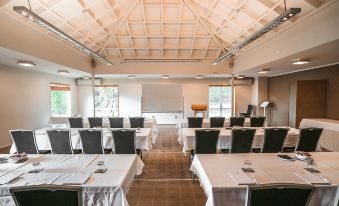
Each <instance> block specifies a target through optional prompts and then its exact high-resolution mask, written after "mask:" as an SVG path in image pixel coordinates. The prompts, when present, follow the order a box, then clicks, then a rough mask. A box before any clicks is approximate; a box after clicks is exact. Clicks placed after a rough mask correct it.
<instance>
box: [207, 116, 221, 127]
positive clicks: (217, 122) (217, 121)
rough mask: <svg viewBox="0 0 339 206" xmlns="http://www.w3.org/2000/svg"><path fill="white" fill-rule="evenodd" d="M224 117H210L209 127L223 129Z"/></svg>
mask: <svg viewBox="0 0 339 206" xmlns="http://www.w3.org/2000/svg"><path fill="white" fill-rule="evenodd" d="M224 124H225V117H211V118H210V127H211V128H213V127H224Z"/></svg>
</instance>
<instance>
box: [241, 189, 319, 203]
mask: <svg viewBox="0 0 339 206" xmlns="http://www.w3.org/2000/svg"><path fill="white" fill-rule="evenodd" d="M313 191H314V187H313V186H310V185H268V186H267V185H260V186H251V187H249V188H248V198H247V205H248V206H272V205H274V206H286V205H293V206H306V205H308V203H309V200H310V199H311V196H312V194H313Z"/></svg>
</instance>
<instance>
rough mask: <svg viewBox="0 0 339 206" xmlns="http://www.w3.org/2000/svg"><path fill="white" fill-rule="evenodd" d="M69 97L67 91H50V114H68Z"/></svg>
mask: <svg viewBox="0 0 339 206" xmlns="http://www.w3.org/2000/svg"><path fill="white" fill-rule="evenodd" d="M69 98H70V92H69V91H51V110H52V116H67V115H70V105H69V103H70V99H69Z"/></svg>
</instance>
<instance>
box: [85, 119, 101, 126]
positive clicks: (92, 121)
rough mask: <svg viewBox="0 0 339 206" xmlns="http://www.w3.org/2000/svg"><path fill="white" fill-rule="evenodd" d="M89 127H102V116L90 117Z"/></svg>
mask: <svg viewBox="0 0 339 206" xmlns="http://www.w3.org/2000/svg"><path fill="white" fill-rule="evenodd" d="M88 122H89V127H90V128H94V127H102V117H88Z"/></svg>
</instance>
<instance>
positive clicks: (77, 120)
mask: <svg viewBox="0 0 339 206" xmlns="http://www.w3.org/2000/svg"><path fill="white" fill-rule="evenodd" d="M108 120H109V124H110V128H124V118H123V117H110V118H108ZM68 121H69V125H70V128H83V127H84V124H83V118H82V117H70V118H68ZM88 122H89V127H90V128H95V127H102V122H103V118H102V117H88ZM129 122H130V128H144V123H145V118H144V117H130V118H129Z"/></svg>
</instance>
